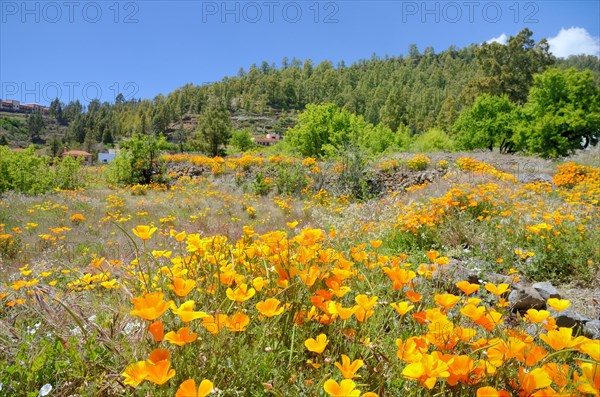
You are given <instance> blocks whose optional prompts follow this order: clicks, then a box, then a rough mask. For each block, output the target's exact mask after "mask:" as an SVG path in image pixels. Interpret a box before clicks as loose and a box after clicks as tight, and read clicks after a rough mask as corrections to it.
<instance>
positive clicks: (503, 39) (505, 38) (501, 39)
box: [486, 33, 508, 44]
mask: <svg viewBox="0 0 600 397" xmlns="http://www.w3.org/2000/svg"><path fill="white" fill-rule="evenodd" d="M507 41H508V36H507V35H506V33H502V34H501V35H500V36H498V37H494V38H491V39H489V40H488V41H486V43H488V44H490V43H500V44H506V42H507Z"/></svg>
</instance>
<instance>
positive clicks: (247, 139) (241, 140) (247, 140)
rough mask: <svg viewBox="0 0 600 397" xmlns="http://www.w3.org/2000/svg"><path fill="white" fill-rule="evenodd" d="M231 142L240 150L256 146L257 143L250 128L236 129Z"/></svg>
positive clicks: (243, 150)
mask: <svg viewBox="0 0 600 397" xmlns="http://www.w3.org/2000/svg"><path fill="white" fill-rule="evenodd" d="M229 143H230V144H231V145H232V146H233V147H234V148H236V149H237V150H239V151H240V152H246V151H248V150H251V149H254V148H255V147H256V143H254V141H253V140H252V134H251V133H250V131H248V130H237V131H234V132H233V135H232V136H231V140H230V141H229Z"/></svg>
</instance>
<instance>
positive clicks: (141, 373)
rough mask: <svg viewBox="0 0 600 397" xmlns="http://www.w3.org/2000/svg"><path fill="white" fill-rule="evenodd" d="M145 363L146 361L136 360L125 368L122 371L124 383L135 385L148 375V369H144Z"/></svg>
mask: <svg viewBox="0 0 600 397" xmlns="http://www.w3.org/2000/svg"><path fill="white" fill-rule="evenodd" d="M146 367H147V364H146V361H138V362H137V363H134V364H130V365H128V366H127V368H125V371H124V372H123V373H122V375H123V377H124V378H125V381H124V382H123V383H125V384H126V385H129V386H133V387H136V386H137V385H139V384H140V383H142V381H143V380H144V379H146V377H147V376H148V371H147V370H146Z"/></svg>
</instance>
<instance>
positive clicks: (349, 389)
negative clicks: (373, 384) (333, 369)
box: [323, 379, 360, 397]
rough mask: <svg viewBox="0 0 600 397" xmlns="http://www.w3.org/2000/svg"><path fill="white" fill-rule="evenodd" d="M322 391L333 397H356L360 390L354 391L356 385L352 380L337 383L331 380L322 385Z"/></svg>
mask: <svg viewBox="0 0 600 397" xmlns="http://www.w3.org/2000/svg"><path fill="white" fill-rule="evenodd" d="M323 389H324V390H325V392H326V393H327V394H329V395H330V396H333V397H358V396H360V390H357V389H356V383H354V381H352V379H344V380H342V381H341V382H340V383H337V382H336V381H335V380H333V379H329V380H327V381H326V382H325V383H324V384H323Z"/></svg>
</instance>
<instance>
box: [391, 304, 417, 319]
mask: <svg viewBox="0 0 600 397" xmlns="http://www.w3.org/2000/svg"><path fill="white" fill-rule="evenodd" d="M390 306H391V307H393V308H394V309H396V311H397V312H398V313H399V314H400V315H401V316H404V315H405V314H406V313H408V312H409V311H411V310H412V309H413V308H414V307H415V305H411V304H410V303H408V302H398V303H390Z"/></svg>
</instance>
